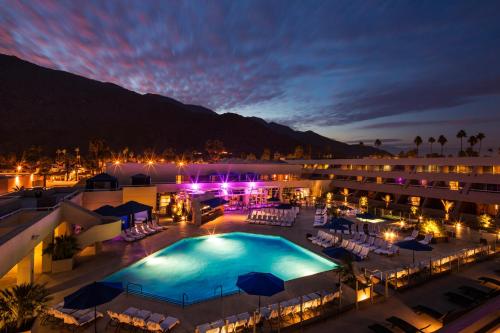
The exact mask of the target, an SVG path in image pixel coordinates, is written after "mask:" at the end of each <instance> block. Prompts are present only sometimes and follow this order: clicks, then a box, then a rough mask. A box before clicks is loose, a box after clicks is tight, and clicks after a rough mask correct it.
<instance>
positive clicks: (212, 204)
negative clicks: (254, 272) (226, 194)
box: [200, 198, 229, 208]
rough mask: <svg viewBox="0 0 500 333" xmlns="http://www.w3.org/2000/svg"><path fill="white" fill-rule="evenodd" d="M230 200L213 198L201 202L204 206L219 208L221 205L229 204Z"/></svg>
mask: <svg viewBox="0 0 500 333" xmlns="http://www.w3.org/2000/svg"><path fill="white" fill-rule="evenodd" d="M228 202H229V201H227V200H224V199H222V198H212V199H208V200H204V201H202V202H200V204H202V205H204V206H210V208H217V207H219V206H222V205H225V204H227V203H228Z"/></svg>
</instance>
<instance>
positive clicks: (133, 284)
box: [126, 282, 142, 295]
mask: <svg viewBox="0 0 500 333" xmlns="http://www.w3.org/2000/svg"><path fill="white" fill-rule="evenodd" d="M130 286H136V287H139V288H140V290H141V294H142V285H141V284H138V283H133V282H127V288H126V293H127V295H128V294H129V290H130V289H129V287H130Z"/></svg>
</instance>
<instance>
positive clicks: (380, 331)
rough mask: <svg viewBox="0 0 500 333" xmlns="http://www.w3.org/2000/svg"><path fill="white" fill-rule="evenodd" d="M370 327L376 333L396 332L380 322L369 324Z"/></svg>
mask: <svg viewBox="0 0 500 333" xmlns="http://www.w3.org/2000/svg"><path fill="white" fill-rule="evenodd" d="M368 328H369V329H370V330H372V331H373V332H375V333H394V332H393V331H391V330H390V329H388V328H387V327H385V326H383V325H380V324H372V325H370V326H368Z"/></svg>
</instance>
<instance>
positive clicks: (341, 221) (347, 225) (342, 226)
mask: <svg viewBox="0 0 500 333" xmlns="http://www.w3.org/2000/svg"><path fill="white" fill-rule="evenodd" d="M330 223H331V228H330V229H335V230H350V229H351V225H353V224H354V222H352V221H350V220H348V219H345V218H343V217H337V218H334V219H332V221H331V222H330Z"/></svg>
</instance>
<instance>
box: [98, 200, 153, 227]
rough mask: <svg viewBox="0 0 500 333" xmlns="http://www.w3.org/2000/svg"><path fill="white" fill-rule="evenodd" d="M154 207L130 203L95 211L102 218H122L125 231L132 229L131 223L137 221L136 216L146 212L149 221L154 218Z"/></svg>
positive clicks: (100, 208) (107, 206)
mask: <svg viewBox="0 0 500 333" xmlns="http://www.w3.org/2000/svg"><path fill="white" fill-rule="evenodd" d="M152 210H153V207H151V206H148V205H144V204H141V203H139V202H137V201H128V202H126V203H124V204H123V205H120V206H116V207H112V206H110V205H105V206H102V207H99V208H97V209H96V210H94V212H96V213H97V214H99V215H102V216H115V217H119V218H121V219H122V220H123V221H124V222H123V223H122V228H123V229H128V228H129V227H130V225H129V221H132V220H134V219H135V217H134V215H135V214H139V213H142V212H146V214H147V217H148V219H149V220H150V219H151V218H152Z"/></svg>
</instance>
